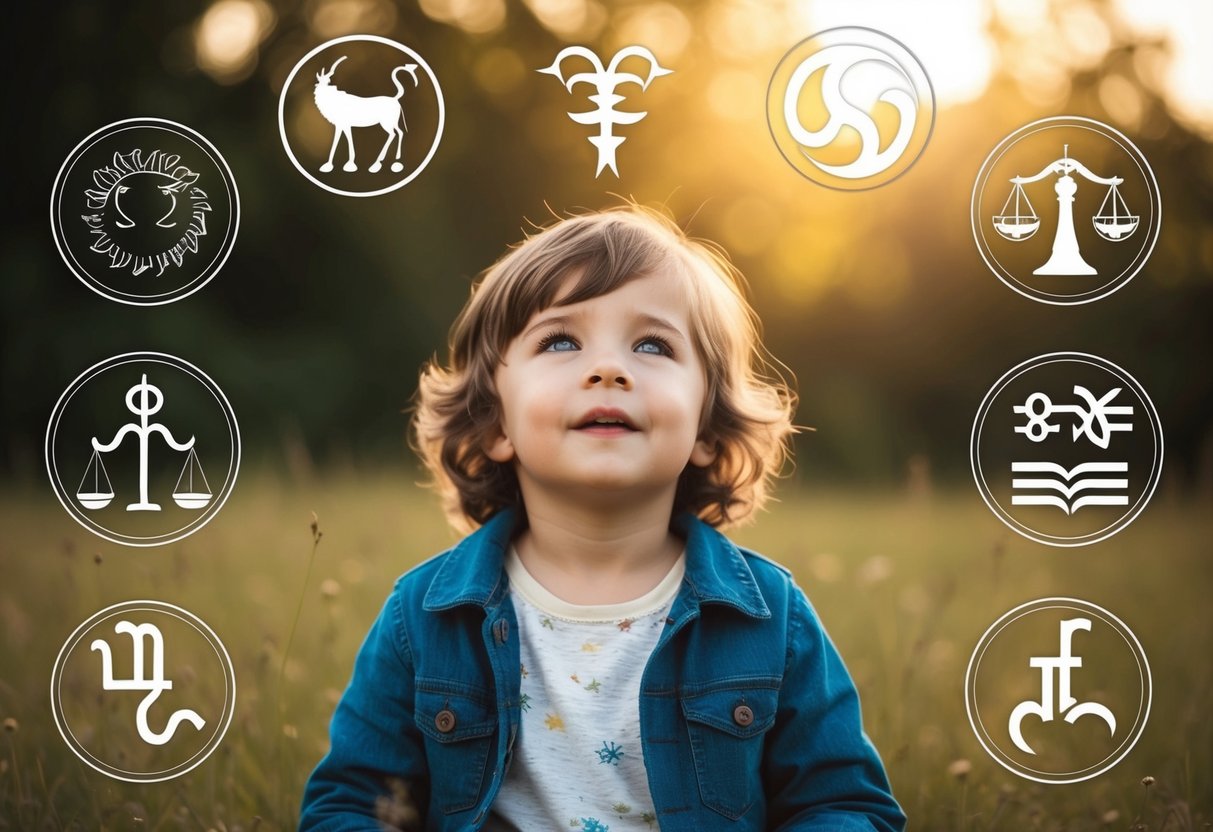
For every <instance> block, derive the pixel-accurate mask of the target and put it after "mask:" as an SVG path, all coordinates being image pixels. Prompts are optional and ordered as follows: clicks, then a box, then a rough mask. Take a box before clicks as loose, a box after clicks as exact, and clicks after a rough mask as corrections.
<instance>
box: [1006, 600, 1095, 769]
mask: <svg viewBox="0 0 1213 832" xmlns="http://www.w3.org/2000/svg"><path fill="white" fill-rule="evenodd" d="M1077 630H1086V631H1087V632H1090V631H1091V620H1090V619H1089V618H1071V619H1067V620H1064V621H1062V622H1061V633H1060V641H1061V645H1060V649H1059V650H1058V655H1056V656H1033V657H1032V658H1031V660H1030V661H1029V662H1028V664H1029V665H1030V666H1031V667H1036V668H1039V669H1040V701H1039V702H1033V701H1031V700H1028V701H1025V702H1020V703H1019V704H1018V705H1016V706H1015V708H1014V710H1012V711H1011V718H1010V719H1009V720H1007V730H1008V731H1010V733H1011V741H1012V742H1013V743H1015V747H1016V748H1018V749H1020V750H1021V751H1023V752H1024V753H1026V754H1032V755H1035V754H1036V752H1035V751H1034V750H1032V747H1031V746H1030V745H1028V743H1027V741H1026V740H1024V738H1023V732H1022V726H1023V719H1024V717H1026V716H1028V715H1029V714H1032V715H1035V716H1038V717H1040V721H1041V722H1052V721H1053V718H1054V717H1055V716H1057V715H1059V714H1064V715H1065V721H1066V722H1068V723H1069V724H1071V725H1073V724H1074V723H1075V722H1077V721H1078V720H1079V719H1081V718H1082V717H1084V716H1097V717H1099V718H1100V719H1102V720H1103V721H1104V722H1105V723H1106V724H1107V726H1108V731H1109V733H1110V734H1111V735H1112V736H1115V735H1116V717H1115V716H1114V715H1113V714H1112V712H1111V711H1110V710H1108V708H1107V706H1105V705H1101V704H1099V703H1098V702H1079V701H1078V700H1077V699H1075V698H1074V697H1073V696H1071V695H1070V671H1072V670H1075V669H1077V668H1080V667H1082V659H1081V658H1080V657H1078V656H1075V655H1074V654H1073V648H1072V643H1073V639H1074V633H1075V631H1077ZM1053 671H1057V702H1056V710H1054V702H1053Z"/></svg>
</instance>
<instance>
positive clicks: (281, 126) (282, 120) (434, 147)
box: [278, 35, 446, 197]
mask: <svg viewBox="0 0 1213 832" xmlns="http://www.w3.org/2000/svg"><path fill="white" fill-rule="evenodd" d="M358 41H362V42H365V41H370V42H372V43H378V44H381V45H383V46H388V47H391V48H392V49H396V50H399V51H401V52H403V53H405V54H406V55H408V56H409V57H410V58H412V59H414V60H416V61H417V63H418V65H419V68H420V69H421V70H423V71H424V72H425V74H426V77H428V78H429V79H430V83H432V84H433V85H434V94H435V96H436V97H437V99H438V129H437V131H436V132H435V134H434V142H433V144H431V145H430V149H429V151H428V152H427V153H426V155H425V158H424V159H422V160H421V164H419V165H418V166H417V167H416V168H414V169H413V170H412V171H410V172H409V174H408V175H407V176H405V177H404V178H403V179H401V180H400V181H398V182H395V183H393V184H391V185H388V186H386V187H383V188H380V189H378V190H375V191H346V190H342V189H341V188H336V187H334V186H332V185H330V184H328V183H327V182H323V181H321V180H320V179H318V178H316V176H314V175H313V174H312V173H311V172H310V171H309V170H308V169H307V168H306V166H304V165H303V164H302V163H301V162H300V161H299V159H298V157H296V156H295V151H294V150H292V149H291V143H290V140H289V139H288V138H287V134H286V97H287V93H288V92H289V91H290V88H291V84H292V82H294V80H295V76H296V75H298V74H299V70H300V69H301V68H302V67H303V66H304V64H306V63H307V62H308V61H310V60H311V59H312V58H314V57H315V56H316V55H318V54H320V53H321V52H323V51H324V50H325V49H328V48H329V47H330V46H336V45H337V44H339V43H351V42H358ZM445 126H446V103H445V99H444V98H443V95H442V87H441V86H440V85H439V84H438V76H436V75H435V74H434V70H433V69H431V68H430V65H429V64H428V63H427V62H426V61H425V59H424V58H422V57H421V56H420V55H418V54H417V53H416V52H415V51H414V50H412V49H410V48H409V47H407V46H405V45H404V44H402V43H397V42H396V41H394V40H391V39H390V38H385V37H382V36H380V35H344V36H342V37H339V38H333V39H332V40H328V41H325V42H324V43H322V44H320V45H319V46H316V47H314V48H313V49H312V50H311V51H310V52H308V53H307V54H306V55H304V56H303V57H302V58H300V59H299V61H298V62H297V63H296V64H295V66H294V67H293V68H292V69H291V72H290V74H289V75H287V77H286V80H285V81H284V82H283V83H282V92H281V93H280V94H279V96H278V134H279V136H280V137H281V139H282V148H283V149H284V150H285V151H286V155H287V158H289V159H290V160H291V164H292V165H294V166H295V169H296V170H298V171H299V172H300V173H302V174H303V175H304V177H306V178H307V179H308V181H310V182H311V183H312V184H314V185H317V186H318V187H321V188H323V189H324V190H326V191H328V192H329V193H334V194H337V195H338V196H352V197H369V196H380V195H382V194H386V193H391V192H392V191H395V190H399V189H400V188H403V187H404V186H405V185H407V184H409V183H410V182H412V181H413V180H414V179H416V178H417V177H418V176H419V175H420V174H421V172H422V171H423V170H425V169H426V167H427V166H429V164H430V162H431V161H432V160H433V158H434V154H436V153H437V152H438V146H439V145H440V144H441V143H442V132H443V129H444V128H445Z"/></svg>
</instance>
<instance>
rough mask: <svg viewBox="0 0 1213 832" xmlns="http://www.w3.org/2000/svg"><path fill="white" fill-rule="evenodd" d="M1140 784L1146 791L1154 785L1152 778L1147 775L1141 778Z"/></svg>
mask: <svg viewBox="0 0 1213 832" xmlns="http://www.w3.org/2000/svg"><path fill="white" fill-rule="evenodd" d="M1141 784H1142V785H1143V786H1145V787H1146V788H1147V789H1148V788H1150V787H1151V786H1153V785H1154V778H1153V777H1151V776H1150V775H1148V774H1147V775H1146V776H1145V777H1143V778H1141Z"/></svg>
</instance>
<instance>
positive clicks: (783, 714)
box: [763, 583, 906, 832]
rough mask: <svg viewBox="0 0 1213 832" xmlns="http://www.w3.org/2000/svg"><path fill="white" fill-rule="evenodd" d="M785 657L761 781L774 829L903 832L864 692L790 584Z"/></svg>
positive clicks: (806, 605) (903, 817) (798, 590)
mask: <svg viewBox="0 0 1213 832" xmlns="http://www.w3.org/2000/svg"><path fill="white" fill-rule="evenodd" d="M787 602H788V607H789V609H788V657H787V667H786V669H785V673H784V679H783V684H782V689H781V693H780V704H779V710H778V713H777V714H776V721H775V725H774V726H773V727H772V728H771V730H770V732H769V733H768V735H767V748H766V754H765V759H764V771H763V779H764V783H765V788H766V792H767V801H768V802H767V807H768V812H769V815H768V819H769V825H770V828H771V829H777V830H787V832H791V830H805V832H808V831H809V830H818V832H825V830H830V832H869V831H870V830H876V832H901V831H902V830H904V829H905V823H906V818H905V815H904V814H903V813H902V811H901V807H900V806H898V804H897V801H896V800H895V799H894V798H893V794H892V789H891V787H890V785H889V779H888V776H887V775H886V774H885V770H884V765H883V764H882V763H881V761H880V757H879V755H878V754H877V753H876V749H875V747H873V745H872V743H871V742H870V741H869V740H868V738H867V736H866V735H865V734H864V733H863V722H862V717H861V716H860V710H859V694H858V693H857V692H856V690H855V685H854V683H853V682H852V681H851V677H850V674H848V673H847V669H846V667H845V666H844V665H843V663H842V658H841V657H840V656H839V655H838V651H837V650H836V649H835V648H834V645H833V644H832V643H831V642H830V639H829V637H828V636H827V635H826V633H825V630H824V628H823V627H822V626H821V623H820V622H819V621H818V619H817V616H816V614H815V613H814V612H813V609H812V607H810V606H809V602H808V599H806V598H805V597H804V593H802V592H801V591H800V589H799V588H797V587H796V586H795V585H794V584H791V583H789V585H788V598H787Z"/></svg>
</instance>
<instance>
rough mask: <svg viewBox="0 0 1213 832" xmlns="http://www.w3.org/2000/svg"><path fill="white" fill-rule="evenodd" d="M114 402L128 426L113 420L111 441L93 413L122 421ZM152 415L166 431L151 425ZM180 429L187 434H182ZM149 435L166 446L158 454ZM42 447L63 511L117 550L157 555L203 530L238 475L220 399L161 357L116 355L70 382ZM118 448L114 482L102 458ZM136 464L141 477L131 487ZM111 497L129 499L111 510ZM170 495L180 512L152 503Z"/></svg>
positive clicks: (236, 449)
mask: <svg viewBox="0 0 1213 832" xmlns="http://www.w3.org/2000/svg"><path fill="white" fill-rule="evenodd" d="M124 391H125V392H124ZM166 397H167V399H169V401H166ZM120 400H122V401H124V402H125V405H126V407H125V409H126V410H127V411H129V412H130V413H132V414H134V417H135V418H133V419H130V418H127V419H118V418H114V419H113V421H114V422H117V423H119V424H117V425H114V433H113V434H112V435H111V434H109V433H108V430H109V425H110V423H109V422H107V423H106V424H105V425H98V424H97V418H98V416H97V414H99V413H110V414H113V413H121V412H122V411H121V410H120V409H119V405H118V402H119V401H120ZM162 408H167V410H165V411H163V412H161V411H162ZM157 414H159V419H160V421H162V422H164V423H165V424H163V425H157V424H156V423H155V421H153V417H155V416H156V415H157ZM122 422H126V423H127V424H120V423H122ZM186 422H188V425H189V433H191V434H193V435H188V434H187V433H186V431H185V430H184V429H183V427H184V424H183V423H186ZM170 426H172V431H171V432H170V430H169V427H170ZM153 435H156V436H160V437H162V438H163V439H164V440H165V444H164V446H163V447H161V446H160V445H159V444H157V442H158V441H159V440H157V442H153V441H152V436H153ZM170 440H171V441H170ZM86 442H87V443H88V444H87V445H86V444H85V443H86ZM191 443H192V444H191ZM153 445H154V446H155V447H152V446H153ZM44 448H45V456H46V471H47V474H48V475H49V476H50V481H51V487H52V488H53V489H54V492H55V497H56V498H57V499H58V500H59V503H60V505H62V506H63V508H64V509H65V510H66V511H67V513H68V514H69V515H71V517H72V519H73V520H75V521H76V522H77V523H79V524H80V525H81V526H83V527H84V528H86V529H88V530H89V531H90V532H92V533H93V534H96V535H98V536H100V537H103V538H105V539H106V540H109V541H110V542H112V543H118V544H120V545H123V546H162V545H164V544H166V543H172V542H174V541H177V540H180V539H182V538H184V537H188V536H189V535H190V534H192V533H193V532H195V531H197V530H198V529H200V528H202V527H203V526H205V525H206V524H207V523H209V522H210V521H211V520H212V519H214V517H215V515H216V514H217V513H218V512H219V511H220V509H222V508H223V505H224V504H225V503H226V502H227V498H228V497H229V496H231V492H232V489H233V488H234V487H235V484H236V477H237V474H238V472H239V469H240V427H239V425H238V424H237V421H236V414H235V413H234V412H233V410H232V405H231V402H229V401H228V399H227V396H226V395H224V393H223V391H222V390H221V389H219V386H218V385H217V384H215V382H214V380H213V379H211V378H210V377H209V376H207V375H206V373H204V372H202V370H200V369H198V368H197V367H195V366H194V365H193V364H190V363H189V362H187V361H183V360H182V359H180V358H177V357H176V356H172V355H167V354H165V353H158V352H129V353H123V354H122V355H116V356H113V357H112V358H107V359H105V360H103V361H99V362H98V363H96V364H94V365H93V366H92V367H89V368H88V369H87V370H85V371H84V372H83V373H81V374H80V375H79V376H77V377H76V379H75V380H74V381H72V382H71V384H69V385H68V386H67V388H66V389H65V390H64V391H63V394H62V395H61V396H60V397H59V400H58V401H57V402H56V404H55V407H54V409H53V410H52V411H51V415H50V420H49V421H48V423H47V428H46V442H45V445H44ZM86 448H87V449H88V450H87V451H86V450H85V449H86ZM120 448H124V449H125V450H121V451H120V452H119V453H118V454H116V455H115V458H118V459H121V460H122V463H121V469H122V471H123V472H124V473H126V472H128V471H129V474H128V476H127V477H117V476H116V474H117V471H116V470H115V469H114V464H115V463H114V458H107V455H108V454H109V453H110V452H111V450H119V449H120ZM103 459H104V461H103ZM86 460H87V462H86ZM173 460H177V461H176V462H173ZM203 460H205V467H206V471H205V472H204V471H203ZM137 465H138V467H139V468H141V469H144V470H140V471H139V472H138V473H139V479H140V484H139V485H138V486H136V484H135V482H134V480H135V474H136V466H137ZM174 465H180V466H181V467H180V473H179V474H178V476H177V478H176V482H175V484H174V481H173V480H172V479H162V477H168V476H171V471H175V470H177V469H176V468H175V467H173V466H174ZM107 466H108V467H109V468H110V469H111V471H114V473H115V478H114V480H113V482H111V479H110V476H111V474H110V472H108V471H107V470H106V467H107ZM81 468H83V469H84V474H83V476H81V474H80V470H81ZM216 472H217V473H216ZM128 478H129V479H128ZM128 481H129V483H130V484H129V485H128V484H127V483H128ZM212 482H213V488H212ZM115 486H117V488H115ZM136 488H138V490H139V491H140V492H141V493H140V494H138V495H136V494H135V493H134V492H135V490H136ZM170 488H171V491H170ZM115 491H119V492H129V493H122V494H121V496H122V497H125V498H126V500H124V501H123V502H122V503H121V504H120V505H114V506H111V505H110V504H111V502H113V501H114V499H115V496H117V495H115ZM170 493H171V496H172V500H173V503H175V504H176V506H178V507H179V508H181V509H185V511H183V512H179V511H173V510H171V507H170V510H168V511H161V507H160V505H158V500H157V498H160V497H161V496H162V495H164V496H168V495H169V494H170ZM135 498H137V499H135ZM127 502H129V503H130V508H129V509H125V508H124V507H125V505H126V503H127ZM107 507H108V508H109V510H108V511H103V509H106V508H107Z"/></svg>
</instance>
